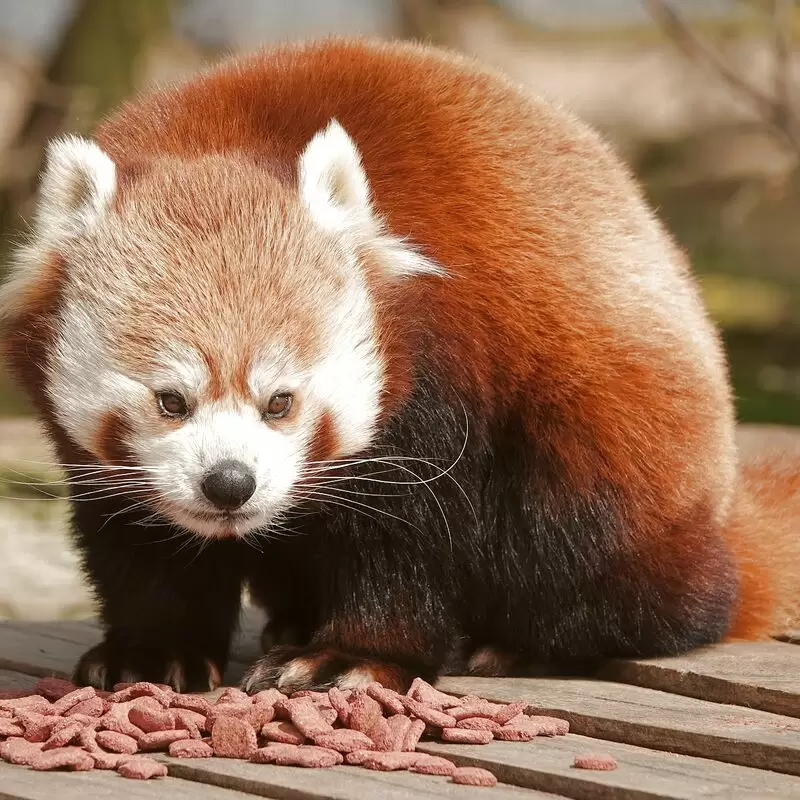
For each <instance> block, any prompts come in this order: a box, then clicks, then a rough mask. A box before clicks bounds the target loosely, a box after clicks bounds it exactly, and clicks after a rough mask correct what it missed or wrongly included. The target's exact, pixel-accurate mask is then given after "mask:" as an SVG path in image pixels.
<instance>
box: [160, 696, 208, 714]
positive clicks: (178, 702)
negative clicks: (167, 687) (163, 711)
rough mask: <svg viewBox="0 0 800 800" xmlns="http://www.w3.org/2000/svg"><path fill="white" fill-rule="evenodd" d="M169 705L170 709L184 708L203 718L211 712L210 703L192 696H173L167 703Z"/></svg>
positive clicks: (203, 698)
mask: <svg viewBox="0 0 800 800" xmlns="http://www.w3.org/2000/svg"><path fill="white" fill-rule="evenodd" d="M169 705H170V708H185V709H188V710H189V711H195V712H197V713H198V714H202V715H203V716H204V717H205V716H206V714H208V712H209V711H210V710H211V703H209V702H208V700H206V699H205V697H199V696H197V695H194V694H175V695H173V696H172V699H171V700H170V701H169Z"/></svg>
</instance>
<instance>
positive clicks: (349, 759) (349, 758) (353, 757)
mask: <svg viewBox="0 0 800 800" xmlns="http://www.w3.org/2000/svg"><path fill="white" fill-rule="evenodd" d="M372 753H373V751H372V750H353V752H352V753H346V754H345V757H344V760H345V763H346V764H351V765H354V766H360V765H361V764H363V763H364V760H365V759H367V758H369V757H370V756H371V755H372Z"/></svg>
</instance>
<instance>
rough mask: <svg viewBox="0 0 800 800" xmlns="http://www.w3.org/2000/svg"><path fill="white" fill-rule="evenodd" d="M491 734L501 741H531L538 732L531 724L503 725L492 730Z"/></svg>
mask: <svg viewBox="0 0 800 800" xmlns="http://www.w3.org/2000/svg"><path fill="white" fill-rule="evenodd" d="M492 735H493V736H494V738H495V739H497V740H498V741H501V742H531V741H533V740H534V739H535V738H536V737H537V736H538V735H539V732H538V730H537V729H536V728H535V727H533V726H531V727H527V728H522V727H511V726H503V727H501V728H498V729H497V730H496V731H494V732H493V733H492Z"/></svg>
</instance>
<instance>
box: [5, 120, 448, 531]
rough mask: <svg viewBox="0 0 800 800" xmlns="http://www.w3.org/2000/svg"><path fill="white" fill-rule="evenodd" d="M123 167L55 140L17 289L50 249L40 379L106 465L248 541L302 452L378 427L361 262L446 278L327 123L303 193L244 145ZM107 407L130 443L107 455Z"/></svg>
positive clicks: (204, 526)
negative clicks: (49, 298)
mask: <svg viewBox="0 0 800 800" xmlns="http://www.w3.org/2000/svg"><path fill="white" fill-rule="evenodd" d="M125 171H126V167H125V165H122V166H120V165H115V164H114V163H113V162H112V161H111V159H110V158H108V156H106V155H105V154H104V153H103V152H102V151H101V150H100V149H99V148H98V147H97V146H96V145H95V144H92V143H90V142H86V141H83V140H80V139H69V140H64V141H63V142H62V143H59V144H55V145H53V146H52V147H51V149H50V157H49V160H48V165H47V168H46V171H45V176H44V178H43V181H42V186H43V190H44V189H45V188H46V190H47V191H48V195H47V197H43V198H42V199H41V200H40V204H39V209H38V214H37V227H36V230H35V233H34V237H33V242H32V244H31V246H30V247H29V248H28V250H27V251H25V254H24V256H23V257H22V258H21V260H20V265H19V268H18V271H17V275H16V277H15V279H14V280H13V281H12V283H11V284H10V288H8V289H6V290H5V291H6V301H7V302H8V298H11V302H12V304H13V297H14V292H16V293H17V294H16V296H17V297H22V296H24V294H25V291H26V290H27V288H29V287H30V286H32V285H35V284H36V281H37V279H38V277H39V275H40V274H41V272H42V268H43V264H44V263H45V262H46V260H47V259H48V258H49V257H51V256H52V254H53V253H58V255H59V256H60V257H62V258H63V259H64V263H65V265H66V266H65V270H64V272H65V276H64V278H63V281H62V284H63V285H61V286H59V292H60V297H61V303H60V306H59V310H58V316H57V319H55V320H54V328H55V337H54V343H53V344H52V347H51V349H50V351H49V352H48V357H47V363H46V365H44V372H45V375H46V380H45V384H44V387H43V388H44V391H45V393H46V396H47V398H48V401H49V404H50V406H51V407H52V410H53V414H54V417H55V421H56V422H57V423H58V424H59V425H60V426H61V427H62V428H63V430H64V431H65V432H66V434H67V435H68V436H69V437H70V438H71V439H72V440H73V441H74V442H75V443H76V444H77V445H79V446H80V447H81V448H83V449H84V450H86V451H87V452H88V453H90V454H92V455H93V456H94V457H95V458H96V459H97V460H98V461H108V460H109V459H110V458H111V459H112V460H113V459H114V458H115V456H109V453H112V454H113V453H119V452H124V453H128V454H130V459H131V460H132V462H133V464H134V465H135V466H137V467H139V468H143V469H144V470H145V473H144V474H145V475H146V478H147V481H148V485H149V489H151V490H152V491H151V495H152V496H151V497H150V498H149V501H148V502H149V505H150V506H152V508H153V509H154V510H156V511H158V512H160V513H161V514H163V515H165V516H166V517H167V518H168V519H169V520H171V521H172V522H174V523H176V524H178V525H180V526H182V527H184V528H186V529H189V530H190V531H193V532H195V533H198V534H201V535H205V536H219V535H243V534H245V533H247V532H249V531H252V530H254V529H257V528H260V527H265V526H267V525H269V524H270V522H272V521H274V520H275V519H276V517H278V516H279V515H280V514H281V512H282V511H285V510H287V509H288V508H290V507H291V506H292V505H294V504H295V502H296V501H297V496H296V493H295V489H296V487H297V484H298V481H299V480H300V478H301V476H302V473H303V471H304V469H305V468H307V467H308V466H309V464H308V463H307V462H308V461H309V459H310V458H332V457H343V456H348V455H352V454H354V453H356V452H358V451H360V450H363V449H364V448H366V447H368V445H369V444H370V442H371V440H372V437H373V435H374V433H375V428H376V425H377V420H378V418H379V415H380V412H381V394H382V391H383V389H384V384H385V369H386V365H385V364H384V363H383V360H382V359H383V356H382V355H381V352H380V348H379V346H378V334H377V330H376V321H375V310H374V305H373V298H372V293H371V289H370V280H371V279H374V278H375V275H374V270H373V272H371V273H370V274H369V275H368V271H367V270H366V269H364V268H362V266H361V263H360V259H361V258H362V257H363V256H364V255H365V253H367V252H368V253H369V256H370V264H371V265H374V264H378V265H379V267H380V269H382V270H383V271H384V273H385V274H384V276H383V277H380V276H378V277H379V279H381V280H384V279H385V280H387V281H392V280H399V279H405V278H407V277H408V276H411V275H414V274H429V275H434V274H441V270H440V269H439V268H438V267H437V266H436V265H434V264H433V263H431V262H429V261H428V260H427V259H425V258H424V257H423V256H422V255H420V254H419V253H417V252H415V251H413V250H412V249H411V248H410V247H408V246H407V245H406V244H405V243H404V242H402V241H401V240H399V239H398V238H396V237H393V236H391V235H389V234H388V233H387V232H386V231H385V230H384V228H383V225H382V222H381V220H380V219H379V217H378V216H377V215H376V214H375V213H374V212H373V210H372V208H371V205H370V200H369V186H368V183H367V178H366V175H365V173H364V170H363V168H362V166H361V162H360V157H359V154H358V151H357V149H356V147H355V145H354V143H353V142H352V140H350V138H349V137H348V136H347V134H346V133H345V132H344V131H343V129H342V128H341V127H340V126H339V125H338V124H336V123H335V122H332V123H331V124H330V125H329V126H328V127H327V128H326V129H325V130H324V131H321V132H320V133H319V134H317V136H315V137H314V138H313V139H312V141H311V142H310V143H309V145H308V147H307V148H306V150H305V152H304V153H303V154H302V155H301V156H300V158H299V160H298V164H297V173H296V174H297V183H296V185H295V186H287V185H286V183H285V182H282V181H281V180H279V179H278V178H277V177H275V176H273V175H271V174H270V173H269V172H268V171H266V170H263V169H259V168H258V167H256V166H255V165H254V164H253V163H252V162H250V161H248V160H247V159H246V158H245V157H235V156H217V155H210V156H204V157H202V158H199V159H197V160H191V161H180V160H177V159H170V158H164V159H159V160H157V161H154V162H152V163H151V164H149V165H147V167H146V168H145V169H140V170H139V171H137V172H136V173H135V174H127V175H126V174H125ZM120 174H122V176H123V178H124V180H121V179H120ZM286 397H291V400H290V401H288V402H287V401H286V400H285V398H286ZM159 398H161V399H160V400H159ZM165 398H167V403H166V404H165ZM274 398H277V401H274ZM271 401H273V402H277V406H272V411H270V408H271V405H270V404H271ZM284 402H287V407H286V409H285V412H286V413H283V412H284V407H283V405H281V404H282V403H284ZM109 419H113V420H119V421H121V423H122V424H121V425H118V426H112V427H114V430H117V431H121V433H118V435H119V436H124V439H125V441H124V442H119V443H117V445H118V446H114V447H111V448H109V447H108V442H107V438H108V436H107V430H108V428H109V426H108V425H107V422H108V420H109ZM321 430H322V431H323V432H324V436H325V438H326V441H328V443H329V444H330V446H329V447H328V448H327V450H324V451H323V453H322V454H321V455H320V454H319V452H318V451H319V448H318V447H316V442H315V440H316V438H317V437H318V436H319V435H320V431H321ZM311 454H313V455H311ZM312 466H313V465H312ZM237 481H238V484H237ZM251 483H253V484H254V485H253V486H251V485H250V484H251ZM220 487H222V488H220ZM231 487H233V488H231ZM237 487H238V488H237ZM239 490H241V491H239ZM237 492H238V494H237Z"/></svg>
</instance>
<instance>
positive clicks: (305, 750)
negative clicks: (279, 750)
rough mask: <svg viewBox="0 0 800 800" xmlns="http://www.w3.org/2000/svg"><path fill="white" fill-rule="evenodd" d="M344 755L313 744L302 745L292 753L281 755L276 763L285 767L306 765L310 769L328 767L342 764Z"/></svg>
mask: <svg viewBox="0 0 800 800" xmlns="http://www.w3.org/2000/svg"><path fill="white" fill-rule="evenodd" d="M343 761H344V757H343V756H342V754H341V753H337V752H336V751H335V750H329V749H328V748H326V747H314V746H312V745H300V746H299V747H298V748H297V750H296V751H295V752H294V753H293V754H292V755H288V754H287V755H279V756H278V758H277V759H275V763H276V764H278V765H279V766H285V767H306V768H310V769H328V768H330V767H335V766H336V765H337V764H341V763H342V762H343Z"/></svg>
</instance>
